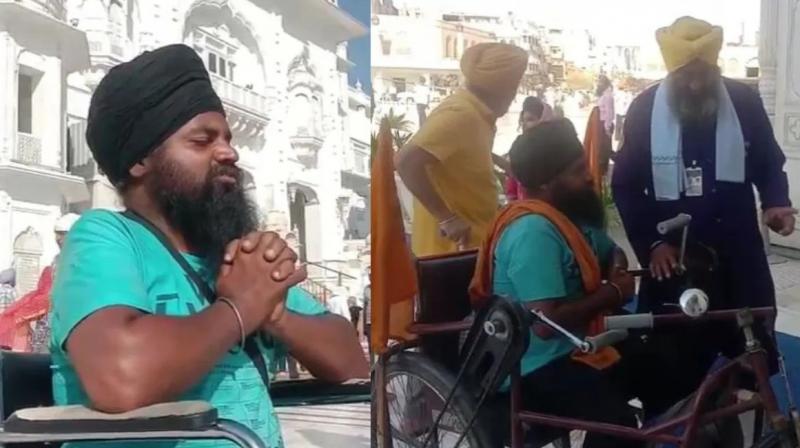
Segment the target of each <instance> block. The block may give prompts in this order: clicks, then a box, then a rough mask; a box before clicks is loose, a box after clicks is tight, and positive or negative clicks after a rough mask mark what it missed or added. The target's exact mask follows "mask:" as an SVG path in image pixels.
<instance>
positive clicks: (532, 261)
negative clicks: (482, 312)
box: [492, 215, 615, 375]
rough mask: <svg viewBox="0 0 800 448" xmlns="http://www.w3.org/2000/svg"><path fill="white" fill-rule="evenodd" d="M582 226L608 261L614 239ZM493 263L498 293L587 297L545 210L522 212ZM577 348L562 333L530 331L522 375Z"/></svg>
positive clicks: (524, 297) (528, 298) (527, 297)
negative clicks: (545, 336)
mask: <svg viewBox="0 0 800 448" xmlns="http://www.w3.org/2000/svg"><path fill="white" fill-rule="evenodd" d="M581 231H582V232H583V234H584V236H585V237H586V239H587V241H588V242H589V245H590V246H591V247H592V250H593V251H594V253H595V255H597V257H598V259H599V260H600V261H601V264H602V265H608V263H609V262H610V261H611V259H612V256H613V252H614V247H615V244H614V242H613V241H612V240H611V238H609V237H608V235H606V233H605V232H603V231H602V230H600V229H597V228H592V227H582V228H581ZM494 263H495V265H494V279H493V284H492V287H493V291H494V294H496V295H498V296H505V297H508V298H509V299H512V300H515V301H518V302H535V301H537V300H551V299H560V300H578V299H580V298H582V297H583V296H584V292H583V283H582V281H581V273H580V269H579V268H578V264H577V262H576V261H575V256H574V255H573V253H572V250H571V249H570V248H569V245H568V244H567V241H566V240H565V239H564V237H563V236H562V235H561V233H560V232H559V231H558V228H556V226H555V225H553V224H552V223H551V222H550V221H549V220H548V219H547V218H545V217H543V216H541V215H526V216H523V217H521V218H519V219H517V220H516V221H514V222H513V223H511V224H510V225H509V226H508V227H507V228H506V229H505V230H504V231H503V233H502V235H500V240H499V241H498V243H497V246H496V248H495V252H494ZM578 336H583V335H580V334H579V335H578ZM574 348H575V346H574V345H572V344H571V343H570V342H569V341H568V340H567V339H566V338H565V337H563V336H554V337H552V338H550V339H541V338H539V337H538V336H536V335H535V334H534V333H533V331H531V340H530V345H529V346H528V350H527V351H526V352H525V354H524V355H523V357H522V374H523V375H526V374H528V373H531V372H533V371H534V370H536V369H538V368H540V367H542V366H544V365H546V364H548V363H549V362H550V361H553V360H554V359H557V358H560V357H562V356H566V355H567V354H569V353H570V352H571V351H572V350H574Z"/></svg>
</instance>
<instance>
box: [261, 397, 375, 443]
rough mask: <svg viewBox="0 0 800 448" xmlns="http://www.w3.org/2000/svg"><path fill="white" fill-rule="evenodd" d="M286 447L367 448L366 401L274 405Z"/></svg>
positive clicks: (367, 419) (367, 413)
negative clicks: (284, 406)
mask: <svg viewBox="0 0 800 448" xmlns="http://www.w3.org/2000/svg"><path fill="white" fill-rule="evenodd" d="M277 411H278V418H280V421H281V426H282V428H283V438H284V441H285V444H286V446H287V448H295V447H298V448H299V447H302V448H368V447H369V446H370V442H369V421H370V420H369V403H363V404H347V405H330V406H300V407H291V408H278V409H277Z"/></svg>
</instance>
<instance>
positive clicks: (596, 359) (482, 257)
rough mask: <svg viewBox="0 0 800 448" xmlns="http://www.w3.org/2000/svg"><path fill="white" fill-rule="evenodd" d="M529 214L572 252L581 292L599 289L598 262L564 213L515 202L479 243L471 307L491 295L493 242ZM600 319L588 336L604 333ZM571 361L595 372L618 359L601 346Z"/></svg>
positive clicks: (536, 203)
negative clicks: (552, 228) (539, 217)
mask: <svg viewBox="0 0 800 448" xmlns="http://www.w3.org/2000/svg"><path fill="white" fill-rule="evenodd" d="M531 213H533V214H537V215H542V216H544V217H545V218H547V219H548V220H549V221H550V222H551V223H553V225H555V226H556V228H557V229H558V231H559V232H560V233H561V235H563V236H564V239H566V240H567V245H569V247H570V250H572V253H573V255H574V256H575V261H576V262H577V263H578V268H579V269H580V273H581V280H582V283H583V290H584V293H585V294H591V293H593V292H595V291H597V289H598V288H600V282H601V276H602V274H601V272H600V263H599V262H598V260H597V256H595V254H594V251H593V250H592V247H591V246H590V245H589V242H588V241H586V238H585V237H584V236H583V233H582V232H581V231H580V229H578V227H577V226H575V224H573V223H572V221H570V220H569V219H568V218H567V217H566V216H564V214H562V213H561V212H559V211H558V210H556V209H555V208H553V207H552V206H551V205H549V204H547V203H546V202H543V201H539V200H523V201H516V202H512V203H511V204H509V205H507V206H506V207H504V208H503V209H502V210H500V213H498V215H497V216H496V217H495V219H494V221H492V224H491V227H490V230H489V234H488V236H487V238H486V239H485V240H484V241H483V245H482V246H481V249H480V252H479V254H478V261H477V264H476V265H475V275H474V276H473V277H472V282H471V284H470V286H469V293H470V297H471V299H472V306H473V308H478V307H480V306H482V305H483V304H484V303H485V301H486V300H487V299H488V298H489V297H491V295H492V275H493V270H494V251H495V247H496V245H497V242H498V241H500V235H502V233H503V231H504V230H505V229H506V227H508V225H509V224H511V223H512V222H514V221H515V220H516V219H517V218H520V217H522V216H525V215H528V214H531ZM531 244H535V242H534V241H531ZM603 317H604V315H603V314H600V315H598V316H597V317H596V318H595V319H593V320H592V321H591V322H590V323H589V328H588V331H587V334H588V335H596V334H598V333H601V332H603V331H604V330H605V328H604V327H605V325H604V320H603ZM573 359H575V360H578V361H581V362H584V363H586V364H588V365H590V366H592V367H594V368H596V369H604V368H606V367H609V366H611V365H612V364H614V363H615V362H617V361H618V360H619V359H620V356H619V353H618V352H617V350H616V349H614V348H613V347H605V348H603V349H601V350H598V351H597V353H591V354H584V353H581V352H578V351H576V352H574V353H573Z"/></svg>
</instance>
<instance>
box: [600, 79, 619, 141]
mask: <svg viewBox="0 0 800 448" xmlns="http://www.w3.org/2000/svg"><path fill="white" fill-rule="evenodd" d="M597 106H598V107H599V108H600V121H602V122H603V127H605V131H606V134H608V135H611V127H612V126H613V125H614V119H615V118H616V117H615V116H614V90H613V89H612V88H611V87H609V88H607V89H606V90H605V91H604V92H603V94H602V95H601V96H600V99H599V100H597Z"/></svg>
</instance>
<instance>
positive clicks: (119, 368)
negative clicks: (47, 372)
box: [67, 303, 241, 412]
mask: <svg viewBox="0 0 800 448" xmlns="http://www.w3.org/2000/svg"><path fill="white" fill-rule="evenodd" d="M98 313H103V315H98V316H96V317H98V318H99V319H98V320H96V322H92V321H91V319H93V317H95V316H90V317H89V319H87V321H85V322H84V323H82V324H81V325H79V326H78V327H77V328H76V329H75V331H74V332H73V334H72V335H71V336H70V338H69V339H68V340H67V351H68V353H69V356H70V359H71V360H72V363H73V365H75V368H76V370H77V373H78V376H79V378H80V379H81V382H82V383H83V385H84V387H85V389H86V391H87V394H88V396H89V398H90V400H91V402H92V404H93V405H94V406H95V407H96V408H98V409H100V410H103V411H106V412H124V411H128V410H131V409H135V408H139V407H142V406H147V405H151V404H155V403H160V402H165V401H172V400H175V399H177V398H178V397H179V396H180V395H181V394H182V393H184V392H185V391H186V390H188V389H189V388H191V387H192V386H194V385H195V384H197V383H199V382H200V381H201V380H202V378H203V377H205V376H206V375H207V374H208V372H209V371H211V369H213V367H214V365H216V364H217V363H218V362H219V360H220V359H221V358H222V357H223V356H224V355H225V354H226V353H227V352H228V350H230V349H231V348H232V347H234V346H235V345H236V344H238V343H239V339H240V334H241V331H240V329H239V326H238V324H237V321H236V317H235V315H234V314H233V312H232V310H230V309H229V308H228V306H227V305H225V304H224V303H216V304H214V305H212V306H210V307H209V308H207V309H205V310H203V311H201V312H199V313H197V314H195V315H193V316H190V317H170V316H159V315H142V314H140V313H138V312H136V311H133V310H131V309H126V308H117V309H107V310H101V311H99V312H98ZM115 313H116V314H115ZM87 324H88V325H87ZM92 327H97V328H92ZM100 327H103V328H107V329H108V330H106V331H103V329H102V328H100ZM98 330H99V331H98ZM101 333H102V334H103V336H102V337H98V335H100V334H101Z"/></svg>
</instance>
